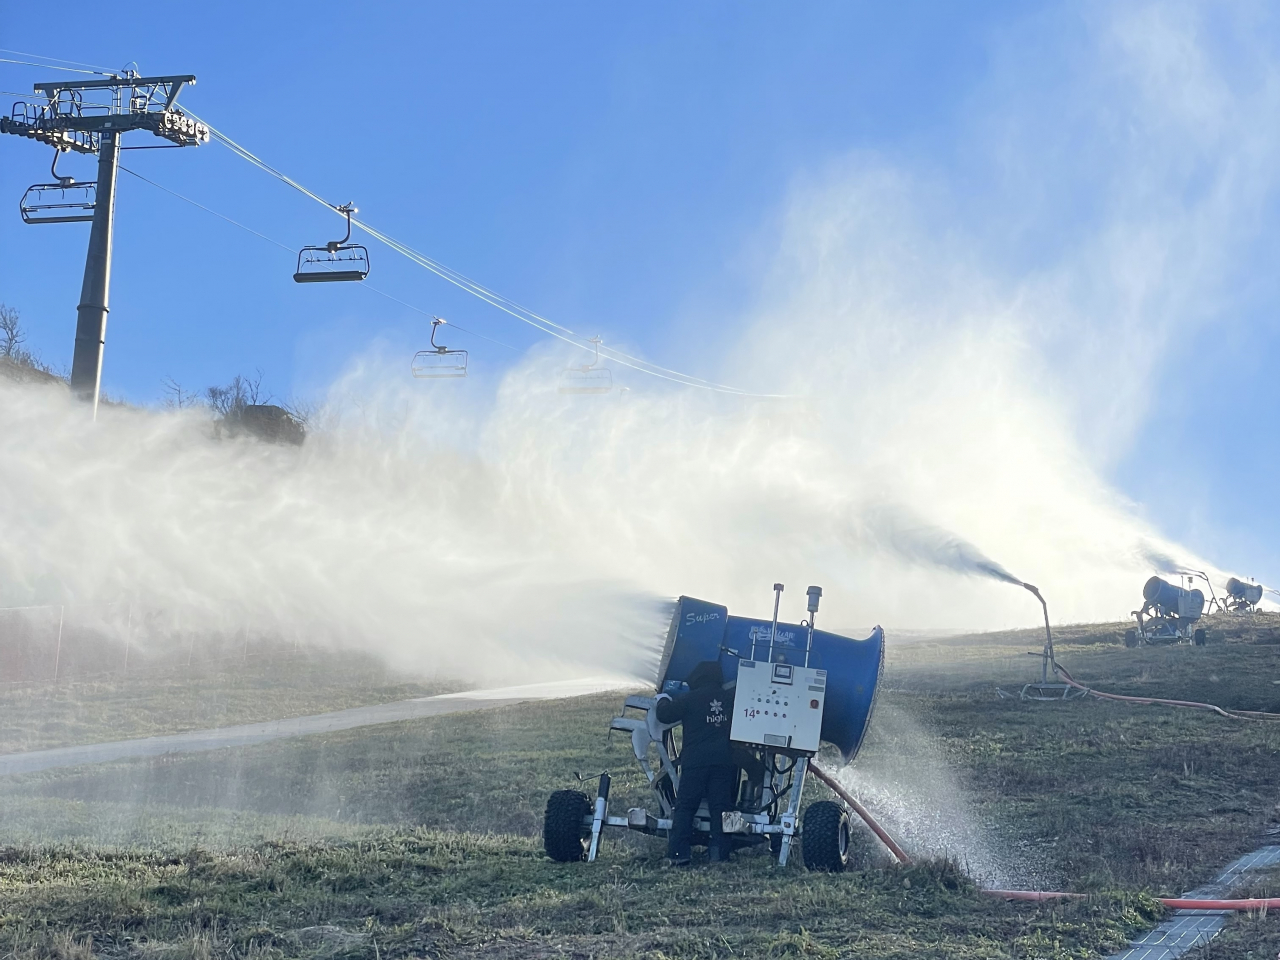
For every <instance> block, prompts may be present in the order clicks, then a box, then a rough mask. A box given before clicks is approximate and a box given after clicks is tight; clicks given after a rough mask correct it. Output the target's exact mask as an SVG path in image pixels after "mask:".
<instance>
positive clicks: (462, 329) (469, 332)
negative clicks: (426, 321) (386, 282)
mask: <svg viewBox="0 0 1280 960" xmlns="http://www.w3.org/2000/svg"><path fill="white" fill-rule="evenodd" d="M120 169H121V170H123V171H124V172H125V173H127V174H129V175H131V176H134V177H137V178H138V179H139V180H141V181H142V182H143V183H149V184H151V186H153V187H155V188H156V189H157V190H163V191H164V192H165V193H167V194H169V196H171V197H176V198H177V199H179V200H181V201H183V202H184V203H189V204H191V205H192V206H193V207H198V208H199V209H201V210H203V211H204V212H205V213H209V214H212V215H213V216H215V217H217V218H218V219H219V220H225V221H226V222H227V223H229V224H231V225H232V226H233V227H239V228H240V229H241V230H243V231H245V232H246V233H251V234H253V235H254V236H255V237H257V238H258V239H259V240H265V241H267V243H273V244H275V245H276V246H277V247H279V248H280V249H281V250H287V251H288V252H289V253H293V252H294V251H293V247H291V246H289V245H288V244H284V243H281V242H280V241H279V240H276V239H274V238H272V237H268V236H267V235H266V234H265V233H259V232H258V231H257V230H254V229H253V228H252V227H247V226H245V225H244V224H243V223H240V222H239V221H237V220H232V219H231V218H230V217H228V216H227V215H226V214H222V213H219V212H218V211H217V210H213V209H210V208H209V207H206V206H205V205H204V204H203V203H200V202H199V201H198V200H192V199H191V198H190V197H185V196H183V195H182V194H180V193H178V191H176V190H170V189H169V188H168V187H166V186H164V184H160V183H156V182H155V181H154V180H151V179H149V178H147V177H144V176H143V175H142V174H140V173H138V172H137V171H136V170H130V169H129V168H128V167H126V166H124V165H123V164H122V165H121V166H120ZM360 288H361V289H362V290H368V291H369V292H370V293H376V294H378V296H380V297H386V298H387V299H388V300H391V301H394V302H395V303H398V304H400V305H401V306H402V307H408V308H409V309H410V310H413V311H415V312H416V313H420V314H422V315H423V316H424V317H430V316H432V314H430V313H428V312H427V311H426V310H423V309H422V308H421V307H415V306H414V305H413V304H412V303H407V302H405V301H404V300H401V299H400V298H399V297H394V296H392V295H391V294H389V293H387V292H386V291H385V290H379V289H378V288H377V287H374V286H370V285H369V284H367V283H366V284H361V285H360ZM449 326H451V327H453V328H454V329H455V330H457V331H459V332H460V333H465V334H466V335H467V336H470V337H477V338H479V339H480V340H485V341H487V342H489V343H492V344H495V345H497V346H499V347H504V348H505V349H507V350H510V351H512V352H513V353H519V352H520V349H519V348H518V347H513V346H511V345H510V344H509V343H503V342H502V341H501V340H494V339H493V338H492V337H486V336H485V335H484V334H483V333H476V332H475V331H474V330H469V329H467V328H466V327H463V326H459V325H458V324H456V323H454V322H453V321H452V320H450V321H449Z"/></svg>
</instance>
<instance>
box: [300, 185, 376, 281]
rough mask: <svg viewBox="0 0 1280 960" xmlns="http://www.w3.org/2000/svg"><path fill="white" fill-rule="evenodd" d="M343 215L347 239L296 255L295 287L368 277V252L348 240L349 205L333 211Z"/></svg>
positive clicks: (331, 242) (349, 224) (330, 242)
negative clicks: (296, 284) (301, 284)
mask: <svg viewBox="0 0 1280 960" xmlns="http://www.w3.org/2000/svg"><path fill="white" fill-rule="evenodd" d="M334 209H336V210H337V211H338V212H339V213H345V214H346V215H347V235H346V236H345V237H343V238H342V239H341V240H330V241H329V242H328V243H326V244H325V245H324V246H323V247H303V248H302V249H301V250H299V251H298V268H297V269H296V270H295V271H294V274H293V279H294V282H295V283H331V282H334V281H340V280H363V279H364V278H365V277H367V276H368V275H369V251H368V250H366V249H365V248H364V247H363V246H361V245H360V244H358V243H349V242H348V241H349V240H350V239H351V215H352V214H353V213H356V212H357V210H356V208H355V207H354V206H352V205H351V204H349V203H344V204H343V205H342V206H340V207H335V208H334Z"/></svg>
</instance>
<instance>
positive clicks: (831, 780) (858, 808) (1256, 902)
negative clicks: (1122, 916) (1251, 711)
mask: <svg viewBox="0 0 1280 960" xmlns="http://www.w3.org/2000/svg"><path fill="white" fill-rule="evenodd" d="M1121 699H1125V700H1133V699H1140V698H1134V697H1123V698H1121ZM1153 702H1156V703H1172V704H1175V705H1182V704H1183V702H1182V701H1177V700H1173V701H1159V700H1156V701H1153ZM1187 705H1191V704H1189V703H1188V704H1187ZM1194 706H1208V705H1207V704H1194ZM1227 715H1228V716H1230V714H1227ZM1277 719H1280V717H1277ZM809 769H810V770H811V771H813V775H814V776H815V777H817V778H818V779H819V780H821V781H822V782H823V783H825V784H826V785H827V786H828V787H830V788H831V791H832V793H834V794H835V795H836V796H837V797H839V798H840V799H841V800H843V801H844V802H845V803H847V804H848V805H849V806H850V808H851V809H852V810H853V812H854V813H856V814H857V815H858V816H859V817H861V818H862V820H863V822H864V823H866V825H867V826H868V827H870V828H871V830H872V832H873V833H874V834H875V835H876V836H877V837H879V838H880V842H881V843H883V844H884V845H885V846H886V847H887V848H888V849H889V852H890V853H892V854H893V855H894V856H895V857H896V858H897V859H898V862H899V863H901V864H903V865H908V866H909V865H910V864H911V857H910V856H908V855H907V852H906V851H905V850H903V849H902V847H901V846H900V845H899V844H898V842H897V841H896V840H894V839H893V836H892V835H891V834H890V833H889V831H888V830H886V829H885V828H884V827H882V826H880V824H879V823H877V822H876V818H875V817H873V816H872V815H871V811H870V810H868V809H867V808H866V807H864V806H863V805H862V804H861V803H859V802H858V801H857V800H856V799H855V798H854V796H853V794H851V793H850V792H849V791H848V790H846V789H845V788H844V787H842V786H841V785H840V783H839V782H838V781H837V780H836V778H835V777H833V776H832V775H831V774H830V773H828V772H827V771H826V770H823V769H822V767H820V766H818V765H817V764H816V763H813V762H810V764H809ZM982 892H983V893H985V894H986V895H987V896H990V897H1000V898H1001V899H1003V900H1023V901H1031V902H1033V903H1041V902H1043V901H1046V900H1083V899H1084V898H1085V897H1087V896H1088V894H1087V893H1065V892H1061V891H1052V890H983V891H982ZM1156 899H1157V900H1159V901H1160V902H1161V903H1163V904H1164V905H1165V906H1166V907H1169V908H1170V909H1172V910H1280V897H1265V898H1249V899H1242V900H1200V899H1189V898H1186V897H1156Z"/></svg>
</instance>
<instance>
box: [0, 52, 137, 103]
mask: <svg viewBox="0 0 1280 960" xmlns="http://www.w3.org/2000/svg"><path fill="white" fill-rule="evenodd" d="M0 63H20V64H22V65H23V66H27V67H40V68H41V69H42V70H65V71H67V73H89V74H92V75H94V76H98V77H101V76H114V74H104V73H103V72H102V71H101V70H78V69H76V68H75V67H58V66H55V65H54V64H52V63H36V62H35V61H34V60H11V59H9V58H8V57H0ZM23 96H27V97H29V96H31V94H29V93H27V94H23Z"/></svg>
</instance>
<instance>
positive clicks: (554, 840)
mask: <svg viewBox="0 0 1280 960" xmlns="http://www.w3.org/2000/svg"><path fill="white" fill-rule="evenodd" d="M590 815H591V800H590V798H589V797H588V796H587V795H586V794H585V793H581V792H579V791H577V790H557V791H556V792H555V793H553V794H552V795H551V796H550V797H549V798H548V799H547V813H546V816H545V817H543V820H542V846H543V848H544V849H545V850H546V851H547V856H548V857H550V858H551V859H552V860H556V861H559V862H560V863H576V862H578V861H579V860H582V859H584V858H585V857H586V855H587V851H586V848H585V847H584V846H583V841H584V840H585V839H586V837H587V832H588V831H587V827H585V826H584V825H583V819H584V818H585V817H588V816H590Z"/></svg>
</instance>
